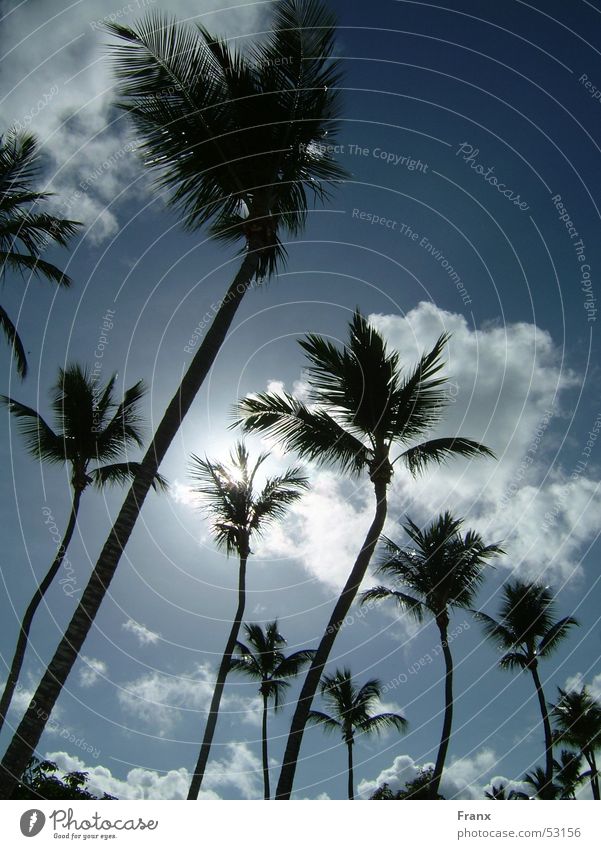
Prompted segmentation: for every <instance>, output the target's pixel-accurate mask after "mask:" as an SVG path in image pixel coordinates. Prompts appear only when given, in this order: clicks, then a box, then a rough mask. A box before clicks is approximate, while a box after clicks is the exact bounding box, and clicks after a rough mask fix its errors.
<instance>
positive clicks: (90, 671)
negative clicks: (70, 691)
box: [77, 654, 108, 687]
mask: <svg viewBox="0 0 601 849" xmlns="http://www.w3.org/2000/svg"><path fill="white" fill-rule="evenodd" d="M82 664H83V665H82ZM77 671H78V673H79V683H80V684H81V686H82V687H93V686H94V684H97V683H98V681H99V680H100V678H101V677H106V675H107V674H108V668H107V665H106V663H105V662H104V661H103V660H98V659H97V658H94V657H86V656H85V654H83V655H82V656H81V663H80V664H79V667H78V670H77Z"/></svg>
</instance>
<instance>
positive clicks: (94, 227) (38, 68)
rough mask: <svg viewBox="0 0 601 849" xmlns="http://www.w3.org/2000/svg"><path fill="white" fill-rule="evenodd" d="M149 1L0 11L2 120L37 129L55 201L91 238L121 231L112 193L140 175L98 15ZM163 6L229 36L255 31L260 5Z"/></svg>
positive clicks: (122, 15)
mask: <svg viewBox="0 0 601 849" xmlns="http://www.w3.org/2000/svg"><path fill="white" fill-rule="evenodd" d="M154 8H156V4H155V3H154V2H152V0H150V1H149V2H146V0H139V2H138V0H135V2H133V3H124V4H123V5H122V6H120V7H118V6H113V5H111V6H110V8H109V7H107V5H106V4H105V3H103V0H81V2H78V3H74V4H70V5H68V6H66V5H65V4H64V3H62V2H60V0H45V2H44V4H43V7H42V6H40V4H38V3H20V4H19V5H18V6H17V7H16V8H15V9H13V10H11V13H10V14H6V15H5V16H4V17H3V20H2V30H1V31H0V55H2V56H3V57H4V58H3V61H2V63H1V68H2V79H3V91H4V92H5V96H4V98H3V99H2V100H1V101H0V129H1V130H4V129H6V128H7V127H9V126H16V127H17V128H20V129H27V130H32V131H34V132H35V133H36V134H37V135H38V136H39V137H40V139H41V141H42V142H43V146H44V150H45V152H46V154H47V155H48V157H49V160H50V176H49V183H48V188H49V189H51V190H52V191H54V192H56V193H57V197H56V199H55V200H54V201H53V203H54V204H55V207H56V209H57V211H58V212H60V214H62V215H64V216H67V217H71V218H75V219H77V220H79V221H82V222H84V224H85V225H86V228H87V238H88V239H89V240H90V242H91V243H92V244H99V243H100V242H102V241H104V240H106V239H108V238H110V237H112V236H114V235H115V234H116V233H117V232H118V230H119V220H118V214H119V211H120V210H119V207H118V206H116V204H112V203H111V202H112V201H113V200H115V199H116V198H117V197H118V195H119V194H120V193H121V192H122V190H123V189H125V188H127V195H128V197H129V198H131V195H132V192H135V191H136V185H139V181H140V178H141V169H140V167H139V164H138V162H137V161H136V154H135V151H134V148H135V143H134V139H133V137H132V136H131V135H130V131H129V127H128V125H127V123H126V122H125V121H124V120H123V116H121V115H117V114H116V113H115V110H114V108H113V105H112V104H113V99H114V97H113V80H112V75H111V70H110V64H109V62H108V60H107V50H106V44H107V42H108V40H109V37H108V35H107V33H106V32H105V31H104V29H103V19H107V18H110V19H113V20H116V21H118V22H119V23H127V24H130V23H132V22H134V21H136V20H138V19H139V18H140V17H141V16H142V15H143V14H144V11H145V10H150V9H154ZM169 12H171V13H173V14H174V15H175V16H176V17H177V18H178V19H180V20H189V21H196V20H202V21H203V23H205V25H207V26H208V27H209V29H214V30H215V31H216V32H218V33H223V34H226V35H229V36H232V35H238V34H244V33H247V32H253V31H254V30H255V29H256V28H257V23H258V21H259V19H260V17H261V15H263V14H264V13H265V10H264V8H263V6H262V5H261V4H255V3H252V2H247V3H245V2H244V1H243V2H240V0H198V2H196V0H171V2H170V3H169ZM32 57H33V61H32ZM140 188H141V186H139V189H138V190H140ZM124 199H125V196H123V198H122V200H124ZM116 203H117V204H118V203H120V201H119V200H117V202H116ZM109 206H110V208H109Z"/></svg>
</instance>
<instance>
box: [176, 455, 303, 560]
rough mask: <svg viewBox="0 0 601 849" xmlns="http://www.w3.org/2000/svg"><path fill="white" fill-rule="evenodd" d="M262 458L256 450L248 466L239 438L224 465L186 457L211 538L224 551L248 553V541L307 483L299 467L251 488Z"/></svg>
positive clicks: (291, 500)
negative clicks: (210, 525)
mask: <svg viewBox="0 0 601 849" xmlns="http://www.w3.org/2000/svg"><path fill="white" fill-rule="evenodd" d="M268 456H269V454H267V453H262V454H260V455H259V457H258V458H257V460H256V462H255V463H254V465H251V464H250V463H249V459H250V458H249V454H248V450H247V448H246V446H245V445H244V443H243V442H238V443H236V445H235V447H234V449H233V450H232V452H231V455H230V463H229V465H228V464H225V463H217V462H213V461H211V460H208V459H204V460H203V459H201V458H200V457H197V456H196V455H192V461H191V476H192V478H193V480H194V481H195V486H194V487H193V489H194V491H195V492H197V493H198V494H199V495H201V496H202V499H203V503H204V508H205V510H206V512H207V513H208V514H209V515H210V516H211V517H212V531H213V537H214V539H215V542H216V543H217V545H218V546H219V547H220V548H223V549H224V550H225V551H226V552H227V554H237V555H241V556H247V555H248V554H250V544H251V541H252V539H253V538H256V537H259V536H261V534H262V533H263V532H264V530H265V529H266V528H267V527H268V526H269V525H271V524H272V523H273V522H275V521H277V520H278V519H281V518H282V517H283V516H284V515H285V514H286V511H287V509H288V507H289V506H290V505H291V504H293V503H294V502H295V501H297V500H298V499H299V498H300V497H301V495H302V491H303V490H304V489H306V488H307V487H308V485H309V482H308V479H307V478H306V477H305V476H304V475H303V474H301V470H300V468H299V467H294V468H290V469H288V470H287V471H286V472H285V473H284V474H283V475H275V476H273V477H268V478H267V479H266V481H265V483H264V485H263V488H262V489H261V490H260V491H258V492H255V490H254V481H255V476H256V474H257V471H258V470H259V468H260V467H261V466H262V465H263V463H264V462H265V460H266V459H267V458H268Z"/></svg>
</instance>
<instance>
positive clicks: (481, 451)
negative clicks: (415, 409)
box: [395, 436, 495, 476]
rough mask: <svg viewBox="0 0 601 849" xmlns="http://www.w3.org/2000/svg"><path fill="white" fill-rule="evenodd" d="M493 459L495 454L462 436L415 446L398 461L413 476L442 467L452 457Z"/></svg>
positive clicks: (431, 440) (401, 455) (434, 440)
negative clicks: (429, 467)
mask: <svg viewBox="0 0 601 849" xmlns="http://www.w3.org/2000/svg"><path fill="white" fill-rule="evenodd" d="M453 456H458V457H476V456H482V457H492V458H493V459H494V457H495V455H494V454H493V452H492V451H491V450H490V449H489V448H487V447H486V446H485V445H482V444H481V443H480V442H475V441H474V440H473V439H465V438H464V437H462V436H455V437H448V438H443V439H430V440H428V441H427V442H422V443H420V444H419V445H413V446H412V447H411V448H408V449H407V450H406V451H403V453H402V454H400V455H399V456H398V457H397V458H396V459H395V462H396V460H397V459H400V460H403V462H405V463H406V465H407V467H408V469H409V471H410V472H411V474H412V475H414V476H416V475H418V474H421V473H422V472H423V471H424V470H425V469H426V468H427V467H428V466H429V465H431V464H432V463H436V464H437V465H440V464H441V463H444V462H445V461H446V460H448V459H449V458H450V457H453Z"/></svg>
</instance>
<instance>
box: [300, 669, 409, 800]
mask: <svg viewBox="0 0 601 849" xmlns="http://www.w3.org/2000/svg"><path fill="white" fill-rule="evenodd" d="M381 695H382V685H381V683H380V682H379V681H378V680H377V679H375V678H372V679H371V680H370V681H367V682H366V683H365V684H363V686H362V687H359V688H358V689H357V686H356V685H355V683H354V682H353V677H352V675H351V671H350V669H348V668H345V669H342V670H340V669H337V670H336V672H335V673H334V674H333V675H324V676H323V678H322V680H321V696H322V699H323V700H324V702H325V704H326V707H327V708H329V710H330V714H327V713H323V712H322V711H318V710H312V711H310V713H309V717H308V720H307V721H308V722H310V723H313V724H315V725H321V726H322V728H323V729H324V731H337V732H339V733H340V734H341V735H342V740H343V742H344V744H345V746H346V748H347V753H348V797H349V799H354V798H355V792H354V778H353V745H354V743H355V735H356V734H373V733H380V732H381V731H384V730H385V729H387V728H396V729H397V731H401V732H402V731H405V729H406V727H407V720H406V719H405V717H403V716H401V715H400V714H398V713H378V714H374V713H373V711H374V710H377V708H378V704H379V702H380V696H381Z"/></svg>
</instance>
